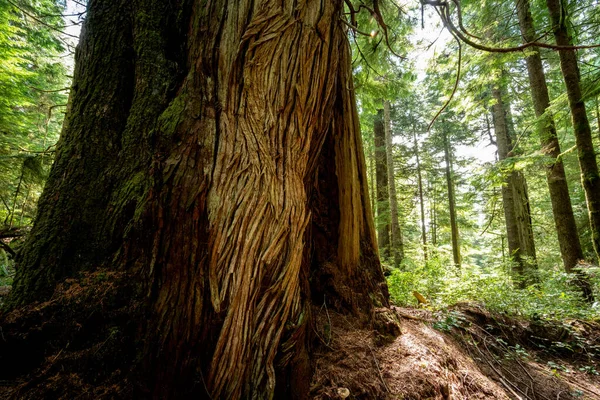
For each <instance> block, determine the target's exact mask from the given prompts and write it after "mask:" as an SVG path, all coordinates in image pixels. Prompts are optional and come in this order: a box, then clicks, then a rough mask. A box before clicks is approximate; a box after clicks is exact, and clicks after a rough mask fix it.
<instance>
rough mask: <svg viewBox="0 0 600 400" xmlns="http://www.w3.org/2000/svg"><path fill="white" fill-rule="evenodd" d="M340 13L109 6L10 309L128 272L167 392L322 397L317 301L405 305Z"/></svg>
mask: <svg viewBox="0 0 600 400" xmlns="http://www.w3.org/2000/svg"><path fill="white" fill-rule="evenodd" d="M342 13H343V5H342V1H341V0H339V1H331V2H325V3H323V2H320V1H312V0H309V1H307V2H303V3H301V4H298V3H297V2H295V1H292V0H289V1H287V0H286V1H282V2H269V1H239V2H228V1H225V0H218V1H214V2H209V3H205V2H191V1H187V0H181V1H177V0H174V1H170V2H164V1H158V0H138V1H133V2H131V1H129V0H115V1H110V2H106V1H100V0H91V1H90V2H89V3H88V12H87V19H86V22H85V26H84V28H83V31H82V37H81V42H80V45H79V48H78V50H77V57H76V67H75V77H74V83H73V90H72V91H71V98H70V101H69V109H68V113H67V117H66V120H65V127H64V129H63V133H62V136H61V139H60V143H59V145H58V150H57V158H56V162H55V164H54V165H53V167H52V171H51V174H50V177H49V180H48V184H47V185H46V188H45V190H44V193H43V195H42V198H41V200H40V206H39V211H38V216H37V218H36V221H35V224H34V227H33V230H32V232H31V235H30V236H29V238H28V240H27V242H26V243H25V245H24V248H23V251H22V253H21V256H20V258H19V260H18V262H19V268H18V273H17V277H16V279H15V285H14V290H13V293H12V298H11V304H12V305H13V306H14V305H20V304H26V303H28V302H31V301H35V300H43V299H46V298H48V296H49V295H50V294H51V293H52V290H53V288H54V287H55V285H56V284H57V282H58V281H60V280H61V279H63V278H65V277H69V276H73V275H74V274H75V273H77V272H78V271H81V270H84V269H94V268H97V267H100V266H104V267H106V268H112V269H116V270H121V271H126V272H127V273H128V274H131V276H132V277H134V278H135V279H132V282H135V283H136V284H138V285H139V291H138V292H139V293H140V296H141V300H140V301H143V303H142V304H144V305H145V307H146V309H147V316H148V318H147V319H144V321H140V329H139V335H140V338H139V342H140V343H145V345H144V346H145V347H144V349H143V350H142V351H141V353H140V363H141V368H143V370H144V373H143V374H140V376H143V377H147V379H148V380H147V381H146V382H143V384H144V385H145V387H146V389H147V390H148V391H150V392H151V393H152V396H153V397H154V398H161V399H163V398H164V399H166V398H191V397H207V396H210V397H212V398H213V399H218V398H219V399H222V398H223V399H224V398H227V399H240V398H266V399H269V398H273V397H274V396H277V397H278V398H304V397H305V396H306V395H307V390H308V380H309V377H310V362H309V359H308V357H309V353H308V348H307V341H308V340H309V332H310V329H309V327H310V326H311V324H313V323H314V322H313V321H312V318H313V317H312V315H311V312H310V302H311V300H312V301H315V302H319V303H320V304H322V303H323V301H325V300H327V305H328V306H329V307H332V308H335V309H338V310H340V311H345V312H348V313H353V314H355V315H357V316H361V317H362V318H363V320H364V321H365V322H368V321H370V320H371V317H370V315H372V309H373V307H374V304H381V305H387V304H388V300H387V288H386V286H385V280H384V277H383V273H382V270H381V266H380V265H379V261H378V256H377V248H376V237H375V231H374V224H373V221H372V214H371V209H370V202H369V195H368V188H367V180H366V166H365V160H364V155H363V150H362V145H361V137H360V133H359V124H358V114H357V111H356V105H355V98H354V92H353V90H352V77H351V70H350V53H349V51H350V50H349V45H348V42H347V31H346V27H345V25H344V24H343V23H342V22H341V21H340V20H341V18H343V15H342ZM316 93H318V94H319V95H315V94H316ZM200 378H201V379H200ZM197 381H202V382H203V383H204V384H202V385H198V384H196V383H195V382H197Z"/></svg>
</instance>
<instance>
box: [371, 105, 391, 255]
mask: <svg viewBox="0 0 600 400" xmlns="http://www.w3.org/2000/svg"><path fill="white" fill-rule="evenodd" d="M373 131H374V133H375V162H376V167H375V168H376V173H377V238H378V241H379V254H380V255H381V256H382V257H384V258H388V257H389V256H390V194H389V191H388V166H387V158H386V157H387V155H386V144H385V143H386V142H385V128H384V127H383V109H381V110H377V116H376V117H375V122H374V124H373Z"/></svg>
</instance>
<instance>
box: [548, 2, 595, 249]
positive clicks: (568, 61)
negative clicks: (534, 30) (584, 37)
mask: <svg viewBox="0 0 600 400" xmlns="http://www.w3.org/2000/svg"><path fill="white" fill-rule="evenodd" d="M546 4H547V5H548V10H549V11H550V18H551V19H552V27H553V31H554V38H555V39H556V44H557V45H559V46H571V45H572V40H571V36H570V35H569V32H568V29H567V21H568V15H567V9H566V7H565V6H564V4H562V2H561V0H546ZM558 54H559V57H560V68H561V70H562V75H563V78H564V81H565V86H566V89H567V97H568V99H569V107H570V108H571V119H572V122H573V131H574V133H575V143H576V144H577V156H578V158H579V167H580V169H581V181H582V183H583V189H584V190H585V198H586V202H587V208H588V213H589V217H590V229H591V233H592V244H593V245H594V251H595V252H596V260H598V259H599V257H600V175H599V174H598V164H597V163H596V153H595V151H594V143H593V140H592V129H591V127H590V121H589V120H588V116H587V111H586V108H585V102H584V101H583V97H582V95H581V86H580V84H579V80H580V76H579V66H578V65H577V54H576V53H575V50H560V51H559V52H558Z"/></svg>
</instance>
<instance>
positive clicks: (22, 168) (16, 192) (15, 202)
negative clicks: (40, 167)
mask: <svg viewBox="0 0 600 400" xmlns="http://www.w3.org/2000/svg"><path fill="white" fill-rule="evenodd" d="M24 175H25V167H24V166H23V165H21V174H20V175H19V183H18V184H17V189H16V190H15V197H14V198H13V204H12V210H11V211H10V221H9V222H8V229H10V228H12V226H13V219H14V216H15V210H16V207H17V200H18V198H19V194H20V193H21V185H22V184H23V176H24Z"/></svg>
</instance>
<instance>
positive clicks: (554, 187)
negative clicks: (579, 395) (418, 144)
mask: <svg viewBox="0 0 600 400" xmlns="http://www.w3.org/2000/svg"><path fill="white" fill-rule="evenodd" d="M516 3H517V15H518V18H519V26H520V28H521V34H522V36H523V39H524V40H525V41H526V42H533V41H535V40H536V38H537V35H536V31H535V26H534V24H533V17H532V15H531V10H530V5H529V1H528V0H518V1H517V2H516ZM531 51H532V53H531V54H529V55H528V56H527V72H528V74H529V86H530V89H531V97H532V101H533V108H534V110H535V115H536V117H537V119H538V132H539V135H540V142H541V148H542V152H543V153H544V154H545V155H547V156H548V157H550V159H551V160H552V162H551V163H549V164H548V166H547V169H546V179H547V181H548V189H549V192H550V201H551V203H552V214H553V215H554V224H555V226H556V234H557V237H558V243H559V246H560V253H561V256H562V260H563V265H564V267H565V270H566V271H567V272H572V271H573V269H574V268H575V266H576V265H577V262H578V261H579V260H581V259H583V250H582V248H581V242H580V239H579V234H578V232H577V225H576V223H575V217H574V215H573V207H572V206H571V198H570V196H569V187H568V184H567V178H566V175H565V169H564V165H563V162H562V160H561V159H560V158H559V155H560V143H559V142H558V136H557V134H556V126H555V123H554V118H553V117H552V114H551V113H549V112H546V111H547V110H548V108H549V107H550V95H549V94H548V86H547V84H546V76H545V73H544V67H543V65H542V58H541V56H540V51H539V48H536V47H532V48H531ZM581 288H582V293H583V294H584V296H585V297H588V298H589V296H590V295H591V291H590V287H589V283H587V282H586V281H581Z"/></svg>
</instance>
